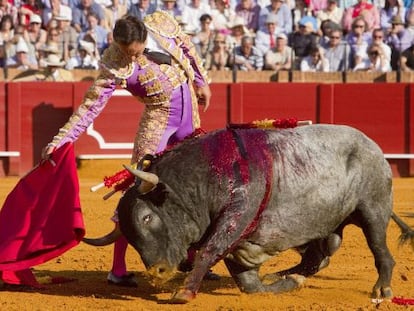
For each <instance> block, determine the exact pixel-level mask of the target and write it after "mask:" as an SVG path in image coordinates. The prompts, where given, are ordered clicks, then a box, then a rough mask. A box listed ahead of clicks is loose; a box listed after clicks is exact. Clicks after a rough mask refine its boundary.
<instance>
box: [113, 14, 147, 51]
mask: <svg viewBox="0 0 414 311" xmlns="http://www.w3.org/2000/svg"><path fill="white" fill-rule="evenodd" d="M113 36H114V41H115V42H117V43H119V44H123V45H129V44H131V43H132V42H134V41H138V42H140V43H144V42H145V40H147V28H146V27H145V24H144V23H143V22H142V21H141V20H139V19H138V18H136V17H135V16H131V15H126V16H124V17H122V18H120V19H118V20H117V21H116V23H115V27H114V31H113Z"/></svg>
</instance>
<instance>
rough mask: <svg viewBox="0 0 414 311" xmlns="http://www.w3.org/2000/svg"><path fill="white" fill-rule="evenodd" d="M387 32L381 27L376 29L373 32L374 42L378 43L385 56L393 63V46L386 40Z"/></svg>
mask: <svg viewBox="0 0 414 311" xmlns="http://www.w3.org/2000/svg"><path fill="white" fill-rule="evenodd" d="M384 39H385V33H384V30H383V29H381V28H377V29H374V31H373V32H372V43H376V44H378V45H379V46H380V47H381V49H382V51H383V52H384V57H385V58H386V60H387V61H388V62H389V63H390V64H391V48H390V46H389V45H388V44H386V43H385V42H384Z"/></svg>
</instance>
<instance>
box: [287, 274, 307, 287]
mask: <svg viewBox="0 0 414 311" xmlns="http://www.w3.org/2000/svg"><path fill="white" fill-rule="evenodd" d="M288 278H291V279H293V280H294V281H295V282H296V283H297V284H298V286H297V287H298V288H299V287H302V286H303V284H304V283H305V280H306V277H304V276H303V275H300V274H291V275H289V276H288Z"/></svg>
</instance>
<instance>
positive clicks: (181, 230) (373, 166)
mask: <svg viewBox="0 0 414 311" xmlns="http://www.w3.org/2000/svg"><path fill="white" fill-rule="evenodd" d="M131 172H133V173H134V174H135V175H136V176H137V177H138V178H137V183H136V185H134V186H133V187H131V188H130V189H129V190H128V191H126V192H125V194H124V196H123V197H122V198H121V200H120V202H119V205H118V211H119V221H120V229H121V231H122V233H123V234H124V235H125V237H126V238H127V240H128V242H129V243H130V244H131V245H132V246H133V247H134V248H135V249H136V250H137V251H138V253H139V254H140V256H141V258H142V261H143V263H144V264H145V266H146V268H147V269H148V272H149V274H150V275H151V276H152V277H153V278H154V280H155V281H156V282H157V281H166V280H169V279H170V278H171V277H172V276H173V274H174V273H175V272H176V269H177V267H178V266H179V265H180V263H182V262H183V261H184V260H185V259H186V257H187V250H188V249H189V248H191V247H195V248H197V250H198V251H197V255H196V258H195V261H194V264H193V269H192V271H191V272H190V273H189V274H188V276H187V278H186V279H185V281H184V287H183V288H182V289H180V290H179V291H178V292H177V293H175V294H174V295H173V297H172V302H176V303H184V302H187V301H190V300H191V299H193V298H194V297H195V296H196V293H197V291H198V290H199V287H200V284H201V282H202V279H203V277H204V275H205V274H206V273H207V272H208V270H209V269H210V268H211V267H212V266H213V265H214V264H215V263H217V262H218V261H219V260H221V259H224V262H225V264H226V266H227V268H228V270H229V272H230V274H231V275H232V277H233V278H234V280H235V282H236V283H237V285H238V287H239V288H240V290H241V291H243V292H248V293H252V292H275V293H279V292H284V291H288V290H292V289H294V288H297V287H299V286H300V284H301V283H302V281H303V278H304V277H303V276H306V275H312V274H314V273H316V272H317V271H318V270H320V269H321V268H322V267H324V266H326V265H327V262H328V261H327V259H329V256H331V255H332V254H333V253H334V251H335V250H336V249H337V248H338V247H339V245H340V243H341V238H342V230H343V228H344V227H345V226H346V225H348V224H355V225H357V226H359V227H361V228H362V230H363V233H364V235H365V237H366V239H367V243H368V246H369V248H370V249H371V251H372V253H373V255H374V258H375V266H376V268H377V271H378V275H379V277H378V280H377V281H376V283H375V285H374V287H373V292H372V297H374V298H391V297H392V290H391V278H392V270H393V267H394V264H395V263H394V260H393V258H392V255H391V254H390V251H389V250H388V247H387V244H386V230H387V225H388V223H389V221H390V218H391V217H393V219H394V220H396V222H397V223H398V224H399V225H400V227H401V229H402V232H403V235H402V237H404V238H406V239H409V238H410V239H413V231H412V230H411V229H410V228H409V227H408V226H406V225H405V224H404V223H403V222H402V221H401V220H400V219H399V218H398V217H397V216H396V215H394V214H393V211H392V174H391V170H390V167H389V164H388V163H387V161H386V160H385V159H384V155H383V153H382V151H381V150H380V148H379V147H378V146H377V144H375V143H374V142H373V141H372V140H371V139H369V138H368V137H367V136H365V135H364V134H363V133H361V132H360V131H358V130H356V129H353V128H351V127H347V126H339V125H310V126H302V127H297V128H293V129H284V130H263V129H237V128H233V129H225V130H219V131H216V132H212V133H209V134H206V135H204V136H202V137H200V138H197V139H190V140H188V141H184V142H183V143H182V144H180V145H178V146H177V147H175V148H173V149H172V150H170V151H168V152H165V153H164V154H163V155H161V156H159V157H155V158H154V159H152V165H151V167H150V168H149V172H144V171H141V170H131ZM86 242H89V243H92V244H94V243H95V245H96V243H97V241H93V240H88V239H87V240H86ZM290 248H296V249H297V250H300V251H301V253H302V261H301V263H300V264H298V265H297V266H295V267H293V268H292V269H288V270H285V271H282V272H276V273H275V274H274V275H273V277H275V276H281V275H286V277H276V280H273V282H272V283H270V284H268V282H263V281H262V280H260V278H259V274H258V272H259V268H260V266H261V265H262V264H263V263H264V262H265V261H266V260H267V259H269V258H270V257H272V256H275V255H277V254H278V253H280V252H282V251H285V250H287V249H290ZM297 274H299V275H302V276H298V275H297ZM273 279H274V278H273Z"/></svg>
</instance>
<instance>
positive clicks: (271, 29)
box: [255, 13, 282, 55]
mask: <svg viewBox="0 0 414 311" xmlns="http://www.w3.org/2000/svg"><path fill="white" fill-rule="evenodd" d="M281 32H282V29H281V28H279V27H277V16H276V15H275V14H273V13H270V14H268V15H267V18H266V29H265V30H258V31H257V33H256V37H255V46H256V47H257V48H258V49H259V50H260V52H261V53H262V54H263V55H265V54H266V52H267V51H269V50H270V49H272V48H274V47H275V46H276V36H277V34H278V33H281Z"/></svg>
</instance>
